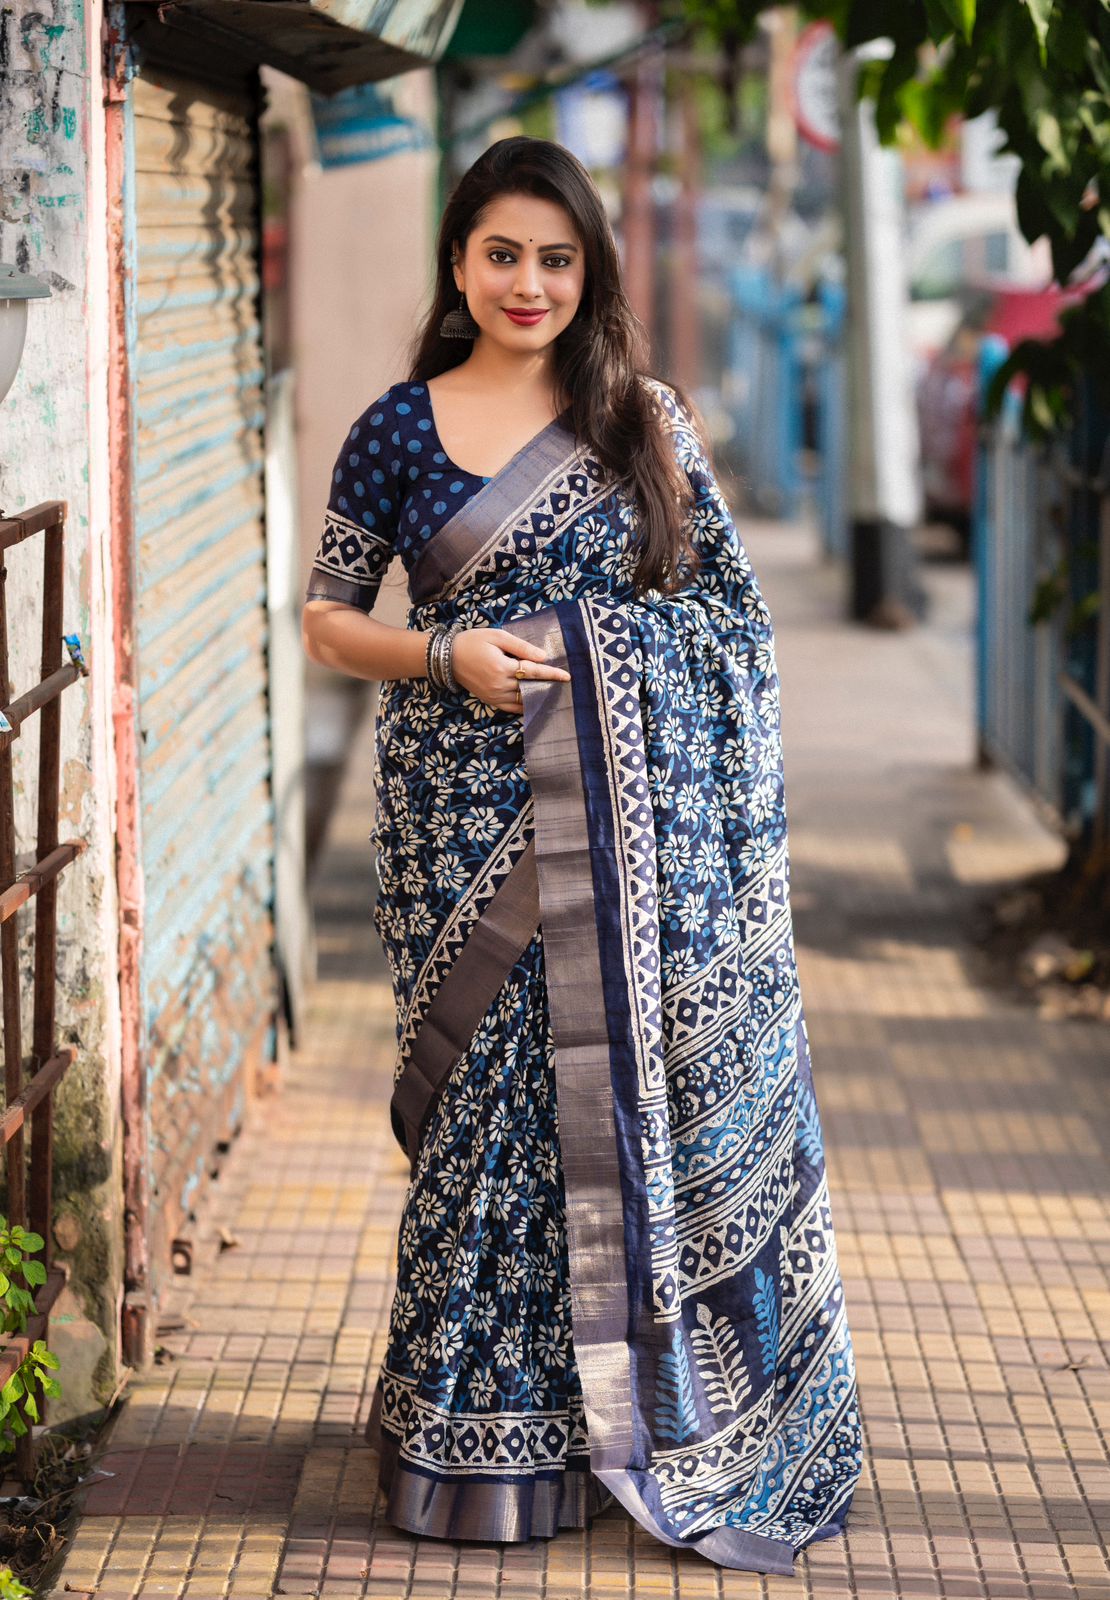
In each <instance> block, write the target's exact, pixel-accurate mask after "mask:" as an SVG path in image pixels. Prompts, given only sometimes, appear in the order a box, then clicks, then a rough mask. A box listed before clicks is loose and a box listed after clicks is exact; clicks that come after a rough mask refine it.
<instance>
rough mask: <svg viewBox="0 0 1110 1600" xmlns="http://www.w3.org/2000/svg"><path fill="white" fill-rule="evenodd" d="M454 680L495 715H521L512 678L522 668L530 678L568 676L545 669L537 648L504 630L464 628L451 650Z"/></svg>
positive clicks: (556, 669)
mask: <svg viewBox="0 0 1110 1600" xmlns="http://www.w3.org/2000/svg"><path fill="white" fill-rule="evenodd" d="M451 650H452V654H451V665H452V668H453V670H454V673H455V677H456V678H457V679H458V681H459V682H460V683H461V684H462V686H463V688H464V689H466V690H467V691H468V692H469V693H470V694H473V695H476V696H477V697H478V699H479V700H484V701H485V703H486V705H489V706H493V707H494V709H495V710H497V711H518V712H519V711H523V709H524V700H523V696H522V694H521V691H520V684H519V683H518V681H517V679H516V677H515V676H514V674H515V673H516V670H517V667H518V665H522V666H524V669H525V671H526V673H527V675H528V677H529V678H547V679H555V680H557V681H558V680H563V681H568V680H569V678H570V673H569V672H565V671H564V670H563V668H562V667H552V666H549V665H548V661H547V656H546V654H545V652H544V651H543V650H542V649H541V647H540V646H539V645H536V644H529V643H528V641H527V640H526V639H521V638H518V637H517V635H516V634H515V633H510V632H509V631H508V629H507V628H464V629H463V630H462V632H461V633H457V634H456V635H455V638H454V642H453V644H452V647H451Z"/></svg>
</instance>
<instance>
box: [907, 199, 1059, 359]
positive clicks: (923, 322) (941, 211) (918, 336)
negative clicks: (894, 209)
mask: <svg viewBox="0 0 1110 1600" xmlns="http://www.w3.org/2000/svg"><path fill="white" fill-rule="evenodd" d="M906 277H907V280H908V287H909V300H910V303H909V312H908V321H907V328H908V333H909V341H910V349H911V352H912V355H913V358H914V363H915V368H916V371H915V378H918V379H919V378H920V376H921V372H922V368H923V366H924V364H925V363H926V362H928V361H930V360H931V359H932V358H933V356H934V355H935V354H936V352H937V351H938V350H941V349H942V348H944V347H945V346H946V345H947V344H948V341H949V340H950V339H951V338H952V336H953V335H954V333H955V332H956V329H957V325H958V324H959V322H960V320H961V318H962V316H963V314H964V310H965V307H964V297H965V295H966V293H967V291H968V287H969V285H974V284H977V283H979V284H981V283H984V282H987V281H994V280H998V281H1005V282H1007V283H1009V284H1012V285H1013V286H1014V288H1015V289H1017V288H1023V289H1031V290H1039V289H1041V288H1042V287H1043V286H1044V285H1045V284H1047V283H1049V282H1051V279H1052V257H1051V252H1050V250H1049V245H1048V240H1047V239H1038V241H1037V243H1036V244H1035V245H1031V244H1030V243H1029V242H1028V240H1026V239H1025V238H1024V236H1023V235H1022V233H1021V232H1020V230H1019V228H1018V223H1017V211H1016V208H1015V205H1014V199H1013V196H1012V194H1009V193H1004V192H995V193H990V192H986V193H981V194H954V195H946V196H945V197H944V198H943V199H940V200H931V201H929V202H928V203H927V204H925V205H921V206H919V207H917V209H916V210H915V212H914V213H913V216H912V218H911V221H910V230H909V237H908V239H907V243H906Z"/></svg>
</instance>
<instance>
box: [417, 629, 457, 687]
mask: <svg viewBox="0 0 1110 1600" xmlns="http://www.w3.org/2000/svg"><path fill="white" fill-rule="evenodd" d="M463 627H464V624H463V623H461V622H452V623H451V624H450V626H447V625H442V626H440V627H438V628H433V629H432V631H431V633H429V635H428V649H427V652H426V654H425V657H424V666H425V670H426V671H427V674H428V677H429V679H430V680H431V682H432V683H434V684H435V686H436V688H437V689H453V690H456V691H457V690H458V688H459V680H458V679H457V678H456V677H455V673H454V670H453V668H452V663H451V653H452V648H453V646H454V643H455V635H456V634H457V633H461V632H462V630H463Z"/></svg>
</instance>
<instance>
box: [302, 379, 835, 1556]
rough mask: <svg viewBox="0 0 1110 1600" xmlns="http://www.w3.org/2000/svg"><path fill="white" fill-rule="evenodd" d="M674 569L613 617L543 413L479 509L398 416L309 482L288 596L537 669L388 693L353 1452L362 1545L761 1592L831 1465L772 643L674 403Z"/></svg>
mask: <svg viewBox="0 0 1110 1600" xmlns="http://www.w3.org/2000/svg"><path fill="white" fill-rule="evenodd" d="M652 389H653V392H654V394H655V396H656V400H657V403H658V405H659V407H660V409H661V413H662V415H663V418H664V421H665V423H666V425H667V427H668V430H669V432H670V435H671V437H672V438H673V442H674V448H675V450H676V452H677V454H678V459H679V460H680V461H681V463H682V466H683V468H684V469H685V471H686V473H687V475H688V478H689V481H690V484H691V487H692V490H693V494H694V502H693V506H692V508H691V510H690V513H689V515H690V517H691V519H692V525H693V537H694V541H695V543H696V545H697V548H698V550H699V552H700V556H701V569H700V572H699V573H698V575H697V576H696V578H694V579H693V580H691V581H690V583H689V584H688V585H687V587H686V588H685V589H684V590H683V591H682V592H681V593H680V594H678V595H676V596H674V597H671V598H664V597H663V596H662V595H660V594H659V593H657V592H653V593H651V594H649V595H647V596H644V597H641V598H635V597H634V596H633V593H632V589H631V583H630V579H631V574H632V569H633V565H634V560H635V551H634V549H633V534H634V530H635V519H636V513H635V509H634V507H633V505H632V504H631V503H630V502H629V501H628V499H627V498H626V496H625V495H624V493H623V491H621V490H619V489H617V488H615V487H614V485H613V483H612V481H611V480H607V477H606V474H605V473H604V472H603V471H602V470H601V468H600V467H599V465H598V463H597V461H596V460H594V459H593V458H592V457H591V455H590V453H589V451H588V450H586V449H583V448H580V447H579V446H578V445H577V443H576V441H575V439H574V437H573V435H572V434H571V433H570V432H568V430H567V428H566V427H565V426H564V424H563V422H562V421H556V422H552V423H551V424H550V425H549V426H548V427H547V428H545V429H544V430H543V431H542V432H541V433H540V434H538V435H537V436H536V437H535V438H534V439H533V440H531V441H530V443H529V444H527V445H526V446H525V447H524V448H523V449H522V450H521V451H519V452H518V453H517V455H516V456H514V457H513V459H512V460H511V461H510V462H509V463H508V464H507V465H506V466H505V467H504V468H503V469H502V471H501V472H499V473H498V474H497V475H496V477H494V478H492V479H482V478H476V477H474V476H473V475H471V474H467V473H465V472H463V471H461V470H460V469H458V468H457V467H456V466H455V464H454V463H453V462H451V461H450V459H449V458H448V457H447V455H446V452H444V451H443V448H442V445H441V443H440V441H439V438H438V435H437V434H436V431H435V419H434V415H433V413H432V409H431V405H430V402H429V399H428V395H427V390H426V386H424V385H419V384H396V385H394V386H393V387H392V388H391V389H390V390H389V391H387V393H386V394H385V395H383V396H382V397H381V398H380V399H379V400H378V401H377V402H375V404H374V406H372V407H370V408H369V409H368V410H367V412H365V413H364V414H363V416H362V417H360V418H359V420H358V422H357V423H356V424H355V426H354V428H353V429H352V430H351V434H350V436H349V438H348V440H347V441H346V442H345V444H344V448H343V450H342V451H341V452H340V456H339V459H338V461H337V463H336V473H335V479H334V483H333V489H332V495H331V499H330V502H329V507H328V513H327V517H326V522H325V529H324V533H323V537H322V538H321V541H320V546H319V549H318V551H317V555H316V561H315V565H314V569H313V574H312V578H311V580H310V583H309V586H308V596H309V597H312V596H321V597H324V598H332V599H341V600H345V601H347V602H348V603H350V604H354V605H358V606H360V607H361V608H363V609H369V606H370V605H371V604H372V603H373V599H374V596H375V595H376V593H377V587H378V583H379V580H380V577H381V574H382V572H383V570H384V568H385V566H386V564H387V562H388V560H389V558H390V556H391V555H392V554H394V553H395V552H397V553H399V554H400V555H401V557H402V559H403V561H404V564H405V567H406V568H407V572H408V586H409V595H410V598H411V607H410V610H409V616H408V624H409V626H410V627H413V628H417V629H427V628H429V627H430V626H431V625H433V624H434V623H440V622H447V621H449V620H453V619H455V618H460V619H462V621H463V622H464V623H466V624H468V625H471V626H477V627H498V628H505V629H508V630H510V631H511V632H513V633H516V634H518V635H519V636H520V637H521V638H524V639H528V640H530V641H532V642H533V643H539V644H541V645H543V646H544V648H545V649H546V651H547V656H548V660H549V661H551V662H552V663H555V664H557V665H560V666H565V667H566V668H567V669H568V670H569V672H570V674H571V679H570V682H569V683H567V682H554V681H547V682H543V681H538V680H532V681H528V680H525V682H524V683H523V696H524V712H523V716H521V714H520V713H519V712H516V713H511V712H504V711H497V710H495V709H493V708H492V707H489V706H487V705H485V704H484V703H483V702H481V701H479V700H477V699H476V698H474V697H473V696H471V695H469V694H468V693H467V692H466V691H465V690H460V691H459V692H457V693H453V692H449V691H443V690H440V689H437V688H434V687H433V686H432V685H431V684H430V683H429V682H428V681H427V680H426V679H424V678H411V679H398V680H392V681H388V682H386V683H385V684H384V685H383V687H382V693H381V699H380V703H379V711H378V721H377V733H376V748H375V763H374V765H375V783H376V793H377V814H376V819H375V827H374V834H373V836H372V837H373V839H374V842H375V847H376V860H377V866H378V875H379V881H380V892H379V894H378V896H377V900H376V904H375V913H374V914H375V923H376V926H377V929H378V932H379V933H380V935H381V939H382V942H383V944H384V947H385V951H386V954H387V956H388V960H389V964H390V968H391V972H392V976H393V983H394V989H395V995H396V1001H397V1040H398V1054H397V1062H396V1077H395V1091H394V1096H393V1102H392V1106H391V1117H392V1123H393V1127H394V1130H395V1132H396V1134H397V1137H398V1139H399V1141H400V1142H401V1144H402V1146H403V1147H404V1149H405V1151H406V1152H407V1154H408V1157H409V1160H410V1162H411V1168H412V1177H411V1183H410V1186H409V1189H408V1193H407V1196H406V1201H405V1206H404V1213H403V1217H402V1222H401V1229H400V1238H399V1250H398V1282H397V1289H396V1294H395V1297H394V1301H393V1306H392V1312H391V1318H390V1334H389V1344H388V1350H387V1353H386V1356H385V1360H384V1362H383V1366H382V1369H381V1373H380V1377H379V1379H378V1384H377V1389H376V1392H375V1397H374V1407H373V1412H372V1414H371V1419H370V1426H369V1429H368V1436H369V1437H370V1438H371V1440H372V1441H373V1442H375V1443H377V1444H378V1445H379V1447H380V1451H381V1477H380V1481H381V1485H382V1488H383V1490H384V1491H385V1493H386V1495H387V1497H388V1503H387V1508H386V1515H387V1516H388V1518H389V1520H391V1521H392V1522H394V1523H396V1524H397V1525H399V1526H401V1527H404V1528H407V1529H409V1530H411V1531H413V1532H415V1533H425V1534H433V1535H438V1536H442V1537H449V1538H460V1539H479V1540H520V1539H528V1538H531V1537H534V1536H537V1535H541V1536H549V1535H551V1534H553V1533H555V1532H556V1531H557V1530H558V1529H559V1528H560V1527H566V1526H582V1525H583V1524H584V1523H585V1522H586V1521H587V1520H588V1518H589V1516H590V1515H591V1514H592V1513H593V1512H594V1511H596V1510H598V1509H600V1508H601V1507H602V1506H603V1505H605V1504H608V1503H610V1502H611V1500H612V1498H613V1497H615V1498H616V1499H618V1500H619V1501H620V1502H622V1503H623V1505H624V1506H625V1507H626V1508H627V1509H628V1511H629V1512H630V1513H631V1514H632V1515H633V1516H634V1517H636V1518H637V1519H638V1520H639V1522H641V1523H642V1524H643V1526H644V1527H646V1528H647V1529H649V1530H650V1531H651V1532H652V1533H653V1534H654V1535H655V1536H656V1537H657V1538H659V1539H660V1540H662V1541H664V1542H665V1543H667V1544H670V1545H675V1546H677V1547H679V1548H682V1549H690V1550H694V1551H697V1552H699V1553H700V1554H702V1555H704V1556H706V1557H707V1558H709V1559H710V1560H712V1561H714V1562H716V1563H719V1564H720V1565H722V1566H725V1567H734V1568H741V1569H747V1570H754V1571H760V1572H769V1573H786V1574H788V1573H790V1572H791V1571H792V1564H793V1557H794V1555H795V1553H796V1551H798V1550H799V1549H801V1548H802V1547H803V1546H805V1545H807V1544H809V1543H811V1542H812V1541H814V1540H816V1539H821V1538H824V1537H827V1536H829V1535H832V1534H836V1533H838V1532H840V1531H841V1529H842V1528H843V1526H844V1522H845V1517H846V1515H847V1512H848V1508H849V1504H850V1502H851V1499H852V1494H853V1491H854V1489H855V1485H856V1483H857V1480H858V1478H859V1474H860V1469H861V1431H860V1417H859V1403H858V1394H857V1388H856V1377H855V1368H854V1363H853V1354H852V1344H851V1338H850V1333H849V1327H848V1323H847V1320H846V1316H845V1305H844V1294H843V1288H842V1283H841V1277H840V1272H839V1268H838V1264H837V1254H836V1243H835V1237H834V1231H833V1225H832V1219H831V1215H830V1208H829V1195H828V1189H827V1183H826V1174H825V1161H824V1149H823V1142H822V1132H821V1124H820V1119H819V1116H818V1109H817V1103H816V1100H815V1098H814V1090H813V1081H812V1076H811V1069H810V1058H809V1051H808V1047H807V1039H806V1029H805V1021H804V1017H803V1011H802V1004H801V999H800V995H799V989H798V978H797V970H796V966H795V956H794V946H793V935H792V927H791V915H790V902H789V863H788V855H787V835H786V817H785V809H784V800H783V781H782V747H781V741H780V736H779V685H778V678H777V673H776V665H775V651H774V637H773V632H772V626H771V620H770V618H769V616H768V612H767V608H766V605H765V603H764V601H763V598H762V595H761V594H760V590H759V586H758V584H757V582H756V578H755V575H754V574H753V572H752V568H751V566H750V564H749V561H748V558H747V556H746V554H745V551H744V548H743V544H742V542H741V540H740V537H739V535H738V532H737V529H736V527H735V525H734V523H733V520H732V517H731V516H730V513H729V510H728V506H727V504H726V502H725V500H724V498H723V496H722V494H721V492H720V489H719V487H718V485H717V484H716V482H715V480H714V476H713V472H712V469H711V466H710V463H709V461H708V459H707V457H706V454H705V452H704V450H703V448H702V445H701V443H700V442H699V439H698V437H697V434H696V432H695V431H694V429H693V427H692V426H691V425H690V422H689V419H688V418H687V417H686V415H685V413H684V412H683V410H682V408H681V407H680V406H679V404H678V402H677V400H676V397H675V395H674V393H673V391H671V390H670V389H669V388H668V387H667V386H666V385H663V384H661V383H658V382H657V381H655V380H652Z"/></svg>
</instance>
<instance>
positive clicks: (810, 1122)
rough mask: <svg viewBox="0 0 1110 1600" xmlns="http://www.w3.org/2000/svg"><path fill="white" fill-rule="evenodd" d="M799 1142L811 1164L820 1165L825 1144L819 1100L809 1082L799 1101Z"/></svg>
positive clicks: (803, 1088)
mask: <svg viewBox="0 0 1110 1600" xmlns="http://www.w3.org/2000/svg"><path fill="white" fill-rule="evenodd" d="M798 1143H799V1145H801V1148H802V1154H803V1155H804V1156H805V1158H806V1160H807V1161H808V1162H809V1163H810V1165H811V1166H813V1167H820V1166H821V1163H822V1162H823V1160H824V1158H825V1146H824V1142H823V1140H822V1138H821V1121H820V1118H819V1117H818V1115H817V1101H816V1100H815V1099H814V1097H813V1090H812V1089H811V1088H810V1087H809V1085H808V1084H804V1085H803V1086H802V1093H801V1098H800V1100H799V1101H798Z"/></svg>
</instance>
